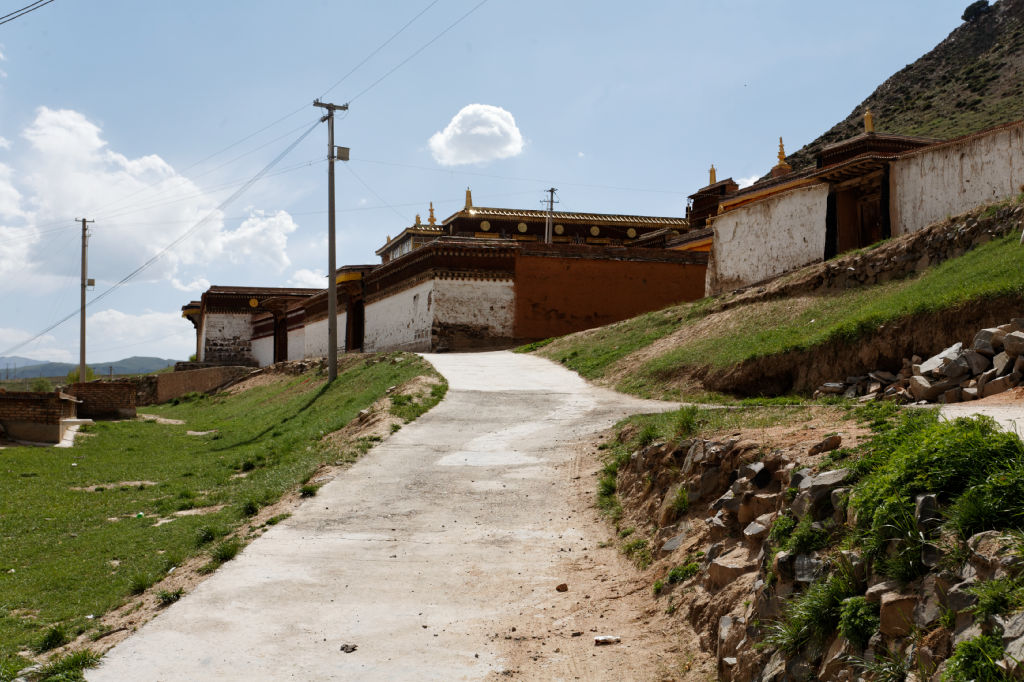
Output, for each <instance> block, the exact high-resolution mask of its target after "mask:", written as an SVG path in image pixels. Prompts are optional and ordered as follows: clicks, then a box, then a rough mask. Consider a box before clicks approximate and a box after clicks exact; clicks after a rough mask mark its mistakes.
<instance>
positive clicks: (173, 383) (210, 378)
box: [156, 366, 253, 403]
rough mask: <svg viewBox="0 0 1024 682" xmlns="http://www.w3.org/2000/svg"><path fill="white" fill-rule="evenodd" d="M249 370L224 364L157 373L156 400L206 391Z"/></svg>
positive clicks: (163, 400) (159, 401) (171, 398)
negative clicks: (222, 365)
mask: <svg viewBox="0 0 1024 682" xmlns="http://www.w3.org/2000/svg"><path fill="white" fill-rule="evenodd" d="M251 371H253V368H252V367H237V366H224V367H206V368H204V369H192V370H187V371H184V372H167V373H166V374H158V375H157V380H156V401H157V403H166V402H167V401H168V400H174V399H175V398H180V397H181V396H183V395H185V394H187V393H206V392H208V391H212V390H214V389H216V388H219V387H221V386H223V385H224V384H226V383H228V382H229V381H231V380H232V379H237V378H238V377H240V376H244V375H246V374H248V373H249V372H251Z"/></svg>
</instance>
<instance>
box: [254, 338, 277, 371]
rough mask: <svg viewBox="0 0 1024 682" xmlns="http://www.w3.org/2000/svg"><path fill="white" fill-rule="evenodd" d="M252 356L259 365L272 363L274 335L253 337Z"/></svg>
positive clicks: (263, 365)
mask: <svg viewBox="0 0 1024 682" xmlns="http://www.w3.org/2000/svg"><path fill="white" fill-rule="evenodd" d="M252 356H253V357H254V358H255V359H256V362H257V363H259V366H260V367H266V366H267V365H272V364H274V337H273V336H265V337H263V338H262V339H253V341H252Z"/></svg>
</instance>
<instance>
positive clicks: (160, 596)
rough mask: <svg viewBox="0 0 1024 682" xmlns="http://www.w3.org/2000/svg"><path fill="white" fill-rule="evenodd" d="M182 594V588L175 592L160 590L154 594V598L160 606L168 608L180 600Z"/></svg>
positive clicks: (183, 592) (183, 591)
mask: <svg viewBox="0 0 1024 682" xmlns="http://www.w3.org/2000/svg"><path fill="white" fill-rule="evenodd" d="M184 594H185V590H184V588H181V587H179V588H178V589H176V590H160V591H159V592H157V593H156V598H157V601H158V602H160V606H170V605H171V604H173V603H174V602H176V601H178V600H179V599H181V597H182V596H183V595H184Z"/></svg>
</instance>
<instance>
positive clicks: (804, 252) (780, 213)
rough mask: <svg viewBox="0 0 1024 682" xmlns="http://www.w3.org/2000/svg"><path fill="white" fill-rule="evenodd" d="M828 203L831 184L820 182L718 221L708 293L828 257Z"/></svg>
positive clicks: (728, 214)
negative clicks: (826, 250)
mask: <svg viewBox="0 0 1024 682" xmlns="http://www.w3.org/2000/svg"><path fill="white" fill-rule="evenodd" d="M827 199H828V185H827V184H824V183H822V184H816V185H811V186H810V187H801V188H799V189H794V190H790V191H788V192H784V193H782V194H779V195H777V196H774V197H769V198H767V199H764V200H761V201H757V202H754V203H752V204H749V205H747V206H742V207H740V208H737V209H734V210H732V211H729V212H727V213H723V214H722V215H720V216H718V217H717V218H715V220H714V230H715V237H714V241H713V242H712V247H711V249H712V250H711V261H710V262H709V263H708V274H707V287H706V290H707V294H708V295H711V294H716V293H720V292H722V291H728V290H731V289H735V288H737V287H741V286H745V285H747V284H752V283H754V282H759V281H761V280H763V279H766V278H768V277H771V276H773V275H778V274H780V273H783V272H787V271H789V270H792V269H794V268H798V267H801V266H804V265H807V264H808V263H811V262H814V261H816V260H821V259H822V258H824V255H825V209H826V203H827Z"/></svg>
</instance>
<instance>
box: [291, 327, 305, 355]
mask: <svg viewBox="0 0 1024 682" xmlns="http://www.w3.org/2000/svg"><path fill="white" fill-rule="evenodd" d="M304 357H306V329H305V327H299V328H298V329H292V330H291V331H290V332H288V360H301V359H302V358H304Z"/></svg>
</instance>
